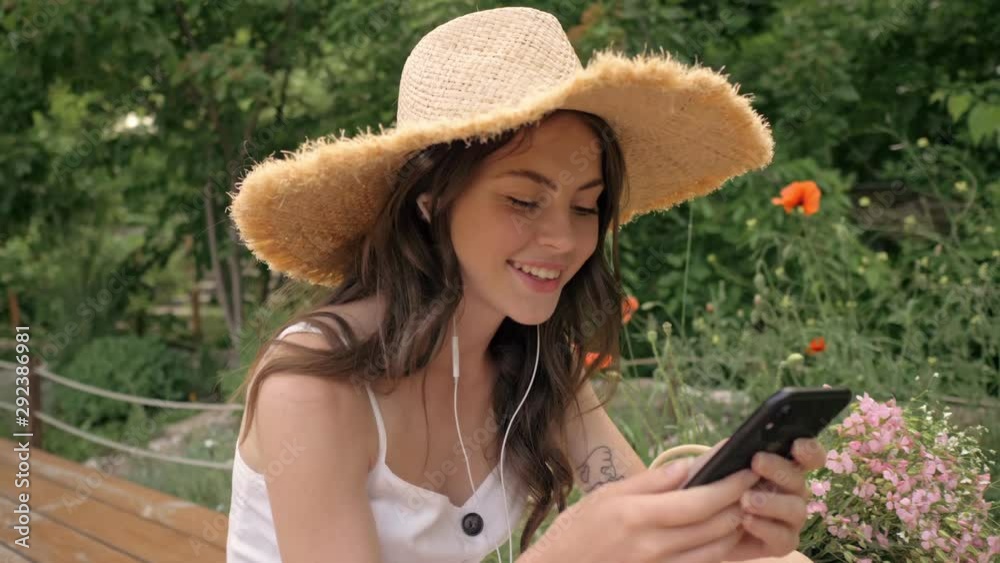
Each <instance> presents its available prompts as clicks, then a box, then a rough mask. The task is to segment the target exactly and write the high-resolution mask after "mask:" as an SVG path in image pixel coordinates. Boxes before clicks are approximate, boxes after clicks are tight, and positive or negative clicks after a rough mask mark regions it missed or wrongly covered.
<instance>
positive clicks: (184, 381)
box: [52, 336, 211, 428]
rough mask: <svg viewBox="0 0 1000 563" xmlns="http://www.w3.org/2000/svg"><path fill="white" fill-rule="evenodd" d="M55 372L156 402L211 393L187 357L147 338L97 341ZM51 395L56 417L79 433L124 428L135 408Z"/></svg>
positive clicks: (61, 392) (72, 394)
mask: <svg viewBox="0 0 1000 563" xmlns="http://www.w3.org/2000/svg"><path fill="white" fill-rule="evenodd" d="M53 371H55V372H56V373H58V374H59V375H62V376H64V377H67V378H70V379H73V380H75V381H79V382H81V383H86V384H88V385H93V386H95V387H100V388H101V389H107V390H109V391H117V392H120V393H128V394H131V395H138V396H142V397H151V398H156V399H166V400H174V401H184V400H187V398H188V394H189V393H190V392H191V391H194V392H195V393H198V394H201V393H203V392H204V391H205V390H206V387H207V389H209V390H210V389H211V387H210V386H207V385H206V383H208V384H210V383H211V382H210V381H207V380H206V378H203V377H201V370H199V369H197V368H195V367H194V366H193V365H192V361H191V358H190V357H189V355H188V354H187V353H185V352H180V351H177V350H172V349H170V348H168V347H167V346H166V345H165V344H164V343H163V342H161V341H160V340H158V339H155V338H149V337H137V336H115V337H102V338H96V339H94V340H93V341H91V342H88V343H87V344H85V345H83V346H82V347H81V349H80V351H79V352H78V353H77V354H76V355H74V356H73V358H72V359H71V360H70V361H69V362H67V363H65V364H61V365H59V366H58V367H56V368H55V369H54V370H53ZM52 391H53V393H52V396H53V399H52V401H53V404H54V408H55V413H56V416H57V417H58V418H60V419H62V420H63V421H65V422H67V423H69V424H72V425H73V426H77V427H81V428H93V427H99V426H105V425H108V424H114V423H124V422H125V421H126V420H127V419H128V417H129V412H130V409H131V408H132V406H131V405H130V404H128V403H124V402H121V401H116V400H112V399H106V398H103V397H97V396H94V395H90V394H87V393H82V392H80V391H77V390H75V389H70V388H67V387H63V386H53V387H52Z"/></svg>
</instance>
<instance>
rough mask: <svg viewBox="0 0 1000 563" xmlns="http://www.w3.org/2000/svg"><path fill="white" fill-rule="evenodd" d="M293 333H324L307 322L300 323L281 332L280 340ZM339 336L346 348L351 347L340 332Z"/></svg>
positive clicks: (338, 332)
mask: <svg viewBox="0 0 1000 563" xmlns="http://www.w3.org/2000/svg"><path fill="white" fill-rule="evenodd" d="M293 332H315V333H317V334H319V333H320V332H322V331H321V330H320V329H319V327H317V326H314V325H313V324H312V323H309V322H306V321H299V322H297V323H295V324H293V325H291V326H289V327H288V328H286V329H285V330H283V331H281V334H279V335H278V339H279V340H280V339H282V338H284V337H285V335H287V334H291V333H293ZM337 335H338V336H340V340H341V341H342V342H343V343H344V346H349V344H348V342H347V339H346V338H344V335H343V334H341V333H340V331H339V330H338V331H337Z"/></svg>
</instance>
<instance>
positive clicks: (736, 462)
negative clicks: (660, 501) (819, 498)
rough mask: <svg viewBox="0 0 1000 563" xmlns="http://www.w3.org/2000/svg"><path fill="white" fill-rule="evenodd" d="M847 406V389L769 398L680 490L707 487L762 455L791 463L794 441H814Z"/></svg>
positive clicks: (795, 390) (785, 392)
mask: <svg viewBox="0 0 1000 563" xmlns="http://www.w3.org/2000/svg"><path fill="white" fill-rule="evenodd" d="M850 402H851V390H850V389H847V388H843V387H841V388H822V387H785V388H783V389H781V390H780V391H778V392H777V393H775V394H774V395H771V396H770V397H769V398H768V399H767V400H766V401H764V403H763V404H761V405H760V406H759V407H757V410H755V411H754V412H753V414H751V415H750V417H749V418H747V419H746V420H745V421H744V422H743V424H741V425H740V427H739V428H737V429H736V431H735V432H733V435H732V436H731V437H730V438H729V441H727V442H726V443H725V444H724V445H723V446H722V447H721V448H720V449H719V451H717V452H715V454H714V455H713V456H712V458H711V459H709V460H708V461H707V462H706V463H705V465H703V466H702V468H701V469H700V470H698V473H696V474H695V475H694V477H692V478H691V479H690V480H689V481H688V483H687V484H686V485H684V488H685V489H686V488H690V487H696V486H698V485H707V484H709V483H713V482H715V481H718V480H719V479H723V478H725V477H726V476H728V475H731V474H733V473H735V472H737V471H740V470H741V469H749V468H750V462H751V461H752V460H753V456H754V454H756V453H757V452H759V451H766V452H771V453H776V454H778V455H782V456H784V457H786V458H789V459H791V450H792V444H793V443H794V442H795V440H796V439H798V438H814V437H816V436H817V435H818V434H819V433H820V431H822V430H823V428H825V427H826V425H828V424H829V423H830V421H832V420H833V419H834V418H835V417H836V416H837V415H838V414H839V413H840V411H842V410H843V409H844V407H846V406H847V405H848V404H849V403H850Z"/></svg>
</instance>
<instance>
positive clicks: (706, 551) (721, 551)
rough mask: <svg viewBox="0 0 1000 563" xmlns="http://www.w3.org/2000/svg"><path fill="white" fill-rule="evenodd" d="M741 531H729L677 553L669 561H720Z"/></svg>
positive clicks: (730, 549)
mask: <svg viewBox="0 0 1000 563" xmlns="http://www.w3.org/2000/svg"><path fill="white" fill-rule="evenodd" d="M742 537H743V532H742V531H738V530H737V531H734V532H730V533H729V534H728V535H726V536H725V537H722V538H720V539H717V540H715V541H713V542H711V543H707V544H705V545H702V546H699V547H696V548H694V549H689V550H688V551H684V552H681V553H678V554H676V555H674V556H673V557H671V558H670V563H705V561H722V559H723V558H724V557H725V556H726V555H727V554H728V553H729V552H731V551H732V550H733V548H734V547H735V546H736V544H737V543H739V541H740V538H742Z"/></svg>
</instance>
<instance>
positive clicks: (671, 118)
mask: <svg viewBox="0 0 1000 563" xmlns="http://www.w3.org/2000/svg"><path fill="white" fill-rule="evenodd" d="M559 108H563V109H574V110H579V111H584V112H588V113H592V114H595V115H598V116H600V117H602V118H603V119H604V120H605V121H607V122H608V123H609V124H610V126H611V127H612V128H613V129H614V131H615V134H616V135H617V137H618V140H619V142H620V143H621V146H622V150H623V152H624V157H625V166H626V178H625V181H626V186H625V188H626V190H625V193H626V195H625V200H624V201H623V202H622V206H621V208H622V209H621V215H620V217H619V221H620V223H621V224H622V225H624V224H626V223H628V222H629V221H630V220H632V219H633V218H634V217H636V216H639V215H642V214H645V213H649V212H651V211H655V210H665V209H669V208H670V207H672V206H674V205H676V204H678V203H681V202H683V201H686V200H688V199H691V198H694V197H699V196H703V195H706V194H708V193H709V192H711V191H713V190H715V189H717V188H719V187H720V186H721V185H722V184H723V183H724V182H725V181H727V180H728V179H730V178H733V177H735V176H739V175H741V174H743V173H746V172H748V171H751V170H755V169H759V168H763V167H764V166H766V165H767V164H769V163H770V161H771V159H772V157H773V152H774V147H773V139H772V136H771V131H770V128H769V126H768V124H767V122H766V120H765V119H764V118H763V117H762V116H760V115H759V114H758V113H757V112H756V111H755V110H754V109H753V108H752V107H751V105H750V98H749V97H747V96H742V95H740V94H739V85H733V84H731V83H729V82H728V80H727V79H726V77H725V76H724V75H722V74H720V73H718V72H715V71H713V70H712V69H709V68H704V67H698V66H686V65H684V64H682V63H680V62H677V61H674V60H673V59H672V57H671V56H670V55H669V53H665V52H663V51H662V50H660V52H659V53H651V52H645V51H644V52H643V53H640V54H637V55H635V56H632V57H629V56H626V55H624V54H622V53H619V52H615V51H612V50H604V51H597V52H595V53H593V56H592V57H591V59H590V61H589V62H588V64H587V66H586V68H584V67H583V66H582V65H581V63H580V60H579V58H578V57H577V55H576V53H575V51H574V50H573V47H572V45H571V44H570V42H569V40H568V38H567V37H566V34H565V32H564V31H563V30H562V27H561V25H560V24H559V21H558V20H557V19H556V18H555V17H554V16H552V15H551V14H548V13H546V12H542V11H539V10H535V9H533V8H497V9H492V10H484V11H480V12H474V13H471V14H467V15H465V16H461V17H459V18H455V19H453V20H450V21H448V22H446V23H445V24H442V25H441V26H439V27H437V28H435V29H434V30H432V31H431V32H429V33H427V34H426V35H425V36H424V37H423V38H421V40H420V41H419V42H418V44H417V45H416V46H415V47H414V48H413V49H412V51H411V52H410V55H409V56H408V58H407V60H406V63H405V64H404V68H403V71H402V76H401V77H400V86H399V103H398V110H397V118H396V125H395V127H392V128H384V127H383V126H382V125H381V124H380V125H379V131H378V132H377V133H373V132H372V131H371V128H370V127H369V128H366V129H365V130H364V131H362V130H360V129H359V130H358V133H357V134H356V135H355V136H354V137H348V136H346V135H345V134H344V131H343V130H341V132H340V135H339V136H334V135H331V136H327V137H323V138H320V139H315V140H307V141H306V142H305V143H303V144H302V146H300V147H299V149H298V150H296V151H295V152H293V153H286V156H285V158H282V159H278V158H275V157H274V156H271V157H268V158H267V159H265V160H264V161H262V162H259V163H257V164H256V165H255V166H254V167H253V168H252V170H251V171H250V172H249V173H248V174H247V176H246V177H245V178H244V179H243V181H242V182H241V183H240V185H239V186H238V189H237V191H236V192H234V193H230V194H229V195H230V197H231V198H232V202H231V205H230V206H229V208H228V209H227V211H228V212H229V214H230V216H231V217H232V218H233V220H234V222H235V224H236V227H237V230H238V231H239V233H240V237H241V238H242V240H243V242H244V243H245V244H246V245H247V247H248V248H249V249H250V251H251V252H252V253H253V255H254V256H255V257H256V258H257V259H259V260H262V261H264V262H266V263H267V264H268V265H269V267H270V268H271V269H272V270H275V271H280V272H283V273H285V274H287V275H288V276H289V277H291V278H293V279H298V280H302V281H306V282H308V283H312V284H317V285H324V286H329V287H334V286H336V285H337V284H338V283H339V282H340V281H341V280H342V279H343V272H342V271H341V268H342V267H343V265H344V264H345V263H346V262H347V260H348V258H349V257H350V256H351V254H352V253H353V252H356V250H357V245H358V244H359V242H360V241H361V240H362V238H363V237H364V236H365V234H366V233H367V232H368V231H369V229H370V228H371V226H372V224H373V222H374V220H375V217H376V215H377V213H378V210H379V209H380V208H381V206H382V204H383V203H384V202H385V200H386V198H387V195H388V193H389V190H390V189H392V187H393V185H394V178H395V176H396V174H397V172H398V171H399V169H400V167H401V166H402V164H403V162H404V160H405V158H406V156H407V154H408V153H410V152H411V151H415V150H419V149H420V148H423V147H426V146H428V145H431V144H436V143H441V142H447V141H453V140H460V139H462V140H465V142H466V143H471V142H475V141H487V140H490V139H492V138H495V137H496V136H498V135H500V134H501V133H503V132H505V131H507V130H510V129H513V128H517V127H520V126H523V125H527V124H533V123H536V122H537V121H539V120H540V119H541V118H542V117H543V116H544V115H545V114H546V113H548V112H551V111H553V110H555V109H559Z"/></svg>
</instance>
